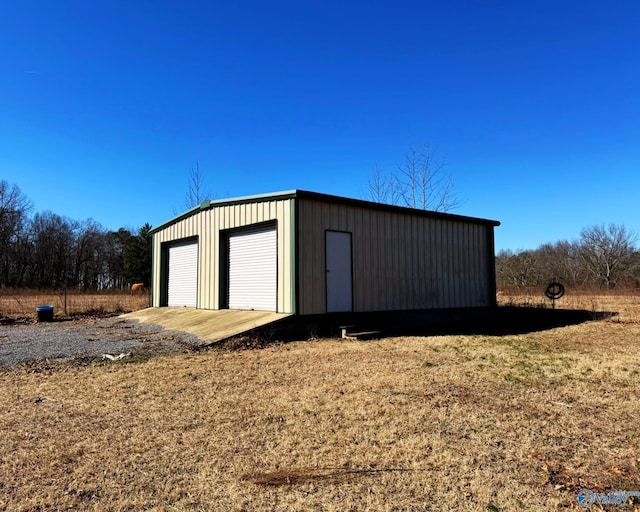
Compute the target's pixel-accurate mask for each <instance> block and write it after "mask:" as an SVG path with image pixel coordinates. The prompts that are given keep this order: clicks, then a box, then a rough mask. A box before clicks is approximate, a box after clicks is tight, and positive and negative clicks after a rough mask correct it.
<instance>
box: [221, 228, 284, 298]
mask: <svg viewBox="0 0 640 512" xmlns="http://www.w3.org/2000/svg"><path fill="white" fill-rule="evenodd" d="M228 306H229V309H255V310H260V311H276V310H277V306H278V237H277V233H276V228H275V227H268V228H261V229H256V230H251V231H239V232H238V233H233V234H231V235H229V296H228Z"/></svg>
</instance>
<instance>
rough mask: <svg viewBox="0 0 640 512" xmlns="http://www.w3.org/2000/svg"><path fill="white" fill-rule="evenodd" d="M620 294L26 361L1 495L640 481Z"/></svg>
mask: <svg viewBox="0 0 640 512" xmlns="http://www.w3.org/2000/svg"><path fill="white" fill-rule="evenodd" d="M611 300H612V301H613V302H611V303H607V307H609V305H611V306H615V305H616V301H615V300H614V299H611ZM620 300H622V299H620ZM603 307H604V305H603ZM621 308H624V309H625V311H626V313H625V315H624V318H625V322H621V321H619V319H611V320H607V321H602V322H588V323H584V324H581V325H573V326H570V327H563V328H557V329H552V330H548V331H541V332H536V333H530V334H523V335H510V336H485V335H464V336H462V335H456V336H432V337H410V338H386V339H381V340H376V341H370V342H353V341H339V340H319V341H313V342H298V343H289V344H282V345H271V346H269V347H267V348H265V349H262V350H243V351H223V350H218V351H211V352H206V353H199V354H198V353H196V354H180V355H173V356H165V357H158V358H156V359H152V360H150V361H147V362H145V363H141V364H110V365H106V366H89V367H82V368H80V367H73V366H60V367H55V368H54V367H46V366H43V367H42V368H40V370H41V371H34V368H33V367H31V368H14V369H11V370H9V371H6V372H4V373H2V374H0V396H2V397H3V400H2V403H1V408H2V409H1V411H0V430H1V435H0V453H1V455H0V509H6V510H12V511H13V510H25V511H26V510H29V511H35V510H69V509H71V510H238V511H240V510H329V511H331V510H335V511H344V510H359V511H360V510H362V511H364V510H367V511H368V510H379V511H387V510H397V511H400V510H406V511H410V510H413V511H421V510H471V511H487V510H489V511H496V510H540V511H542V510H563V509H569V510H582V509H581V508H580V507H578V504H577V501H576V494H577V491H578V490H580V489H581V488H583V487H588V488H591V489H593V490H599V491H610V490H627V491H632V490H640V455H639V450H638V443H639V442H640V393H639V389H640V350H639V348H640V338H639V335H640V323H639V322H638V320H639V319H640V305H638V304H627V303H626V302H621ZM621 316H622V315H621ZM638 507H639V506H638V504H636V505H635V509H636V510H638ZM594 509H596V510H597V508H596V507H594ZM614 509H615V510H633V509H634V507H632V506H628V507H625V508H618V507H613V508H610V510H614Z"/></svg>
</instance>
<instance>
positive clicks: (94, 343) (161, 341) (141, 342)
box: [0, 317, 202, 367]
mask: <svg viewBox="0 0 640 512" xmlns="http://www.w3.org/2000/svg"><path fill="white" fill-rule="evenodd" d="M201 344H202V343H201V342H200V340H198V338H196V337H194V336H191V335H189V334H186V333H182V332H176V331H167V330H164V329H162V328H161V327H158V326H155V325H150V324H141V323H138V322H135V321H132V320H126V319H123V318H119V317H111V318H99V319H82V320H68V321H54V322H46V323H45V322H43V323H20V322H16V323H15V324H11V325H2V326H0V367H7V366H13V365H16V364H20V363H24V362H27V361H41V360H44V359H49V360H51V359H64V358H74V357H75V358H77V357H86V358H94V357H102V356H103V354H109V355H112V356H118V355H120V354H129V353H131V354H134V355H140V354H142V355H149V354H156V353H162V352H171V351H185V350H190V349H193V348H195V347H197V346H198V345H201Z"/></svg>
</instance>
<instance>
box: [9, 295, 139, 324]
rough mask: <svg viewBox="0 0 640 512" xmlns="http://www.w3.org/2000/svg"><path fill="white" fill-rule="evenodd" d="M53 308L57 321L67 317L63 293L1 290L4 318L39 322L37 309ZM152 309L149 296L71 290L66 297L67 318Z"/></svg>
mask: <svg viewBox="0 0 640 512" xmlns="http://www.w3.org/2000/svg"><path fill="white" fill-rule="evenodd" d="M47 305H51V306H53V307H54V315H55V317H56V318H60V317H63V316H65V294H64V292H63V291H40V292H38V291H35V292H34V291H33V290H7V289H5V290H0V318H2V317H8V318H36V307H38V306H47ZM148 306H149V296H148V295H131V294H130V293H129V292H122V293H89V292H81V291H76V290H73V291H71V290H69V291H67V294H66V316H74V315H80V314H98V315H100V314H110V313H127V312H130V311H137V310H139V309H143V308H146V307H148Z"/></svg>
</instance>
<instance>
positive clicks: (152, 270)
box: [149, 235, 156, 306]
mask: <svg viewBox="0 0 640 512" xmlns="http://www.w3.org/2000/svg"><path fill="white" fill-rule="evenodd" d="M155 252H156V241H155V236H153V235H151V282H150V283H149V286H150V287H151V304H149V305H150V306H153V305H154V304H155V302H154V298H155V294H156V287H155V286H154V284H155V283H154V281H155V276H156V273H155V266H156V258H155Z"/></svg>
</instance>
